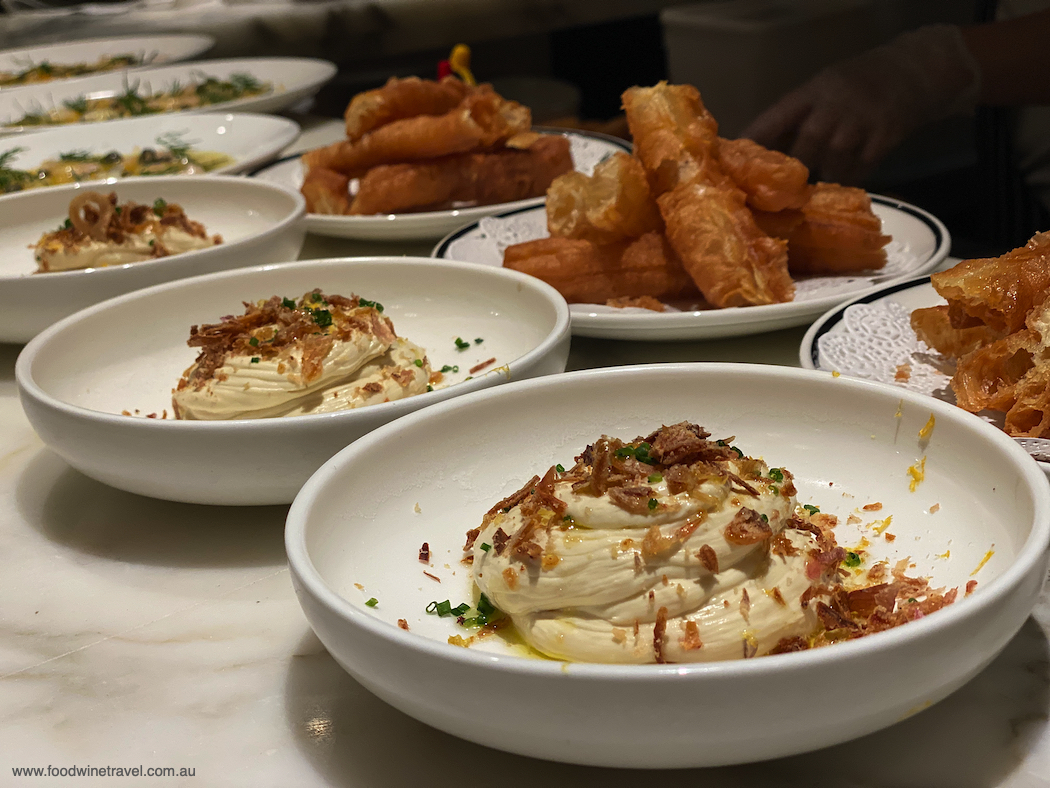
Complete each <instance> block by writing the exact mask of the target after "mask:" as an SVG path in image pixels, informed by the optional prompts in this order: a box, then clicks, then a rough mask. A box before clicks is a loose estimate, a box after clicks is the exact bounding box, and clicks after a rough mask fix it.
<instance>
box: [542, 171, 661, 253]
mask: <svg viewBox="0 0 1050 788" xmlns="http://www.w3.org/2000/svg"><path fill="white" fill-rule="evenodd" d="M547 229H548V230H549V231H550V234H551V235H552V236H557V237H560V238H581V239H583V240H586V241H593V242H595V243H611V242H614V241H622V240H624V239H628V238H638V237H640V236H642V235H644V234H645V233H649V232H659V231H660V230H662V229H663V220H662V219H661V218H660V211H659V210H658V209H657V207H656V202H655V201H654V200H653V197H652V195H651V194H650V193H649V184H648V183H647V182H646V179H645V169H644V168H643V167H642V163H641V162H640V161H638V159H636V158H634V157H633V156H630V155H629V154H627V153H615V154H613V155H612V156H610V157H609V158H608V159H606V160H605V161H603V162H601V163H600V164H598V166H597V167H595V168H594V175H592V176H591V177H587V176H586V175H584V174H583V173H582V172H566V173H565V174H564V175H561V176H560V177H559V178H557V179H556V180H555V181H554V182H553V183H552V184H551V185H550V189H549V190H548V191H547Z"/></svg>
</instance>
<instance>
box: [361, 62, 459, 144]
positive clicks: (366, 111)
mask: <svg viewBox="0 0 1050 788" xmlns="http://www.w3.org/2000/svg"><path fill="white" fill-rule="evenodd" d="M469 92H470V87H469V86H468V85H467V84H466V83H465V82H462V81H461V80H459V79H456V78H455V77H445V78H444V79H442V80H441V81H440V82H433V81H431V80H429V79H420V78H419V77H405V78H404V79H398V78H397V77H391V78H390V79H388V80H387V83H386V84H385V85H383V87H381V88H376V89H375V90H367V91H365V92H364V93H358V94H357V95H356V96H354V97H353V99H351V101H350V104H349V105H347V108H346V113H345V115H344V117H345V120H346V136H347V139H349V140H350V142H357V141H358V140H359V139H361V137H363V136H364V135H365V134H367V133H368V132H370V131H372V130H374V129H377V128H379V127H380V126H385V125H386V124H387V123H392V122H393V121H395V120H404V119H405V118H414V117H416V116H417V115H444V114H445V113H446V112H448V111H449V110H450V109H452V108H453V107H455V106H456V105H457V104H459V103H460V102H461V101H462V100H463V99H464V98H465V97H466V95H467V93H469Z"/></svg>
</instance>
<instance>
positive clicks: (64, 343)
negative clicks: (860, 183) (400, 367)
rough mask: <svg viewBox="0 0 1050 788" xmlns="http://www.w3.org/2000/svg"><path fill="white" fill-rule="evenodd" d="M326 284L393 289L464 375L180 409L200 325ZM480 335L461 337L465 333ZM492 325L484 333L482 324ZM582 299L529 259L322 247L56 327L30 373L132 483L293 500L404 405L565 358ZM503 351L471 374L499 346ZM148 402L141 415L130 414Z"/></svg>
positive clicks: (104, 471) (43, 432)
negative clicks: (312, 402)
mask: <svg viewBox="0 0 1050 788" xmlns="http://www.w3.org/2000/svg"><path fill="white" fill-rule="evenodd" d="M315 287H320V288H322V289H324V290H325V291H326V292H329V293H341V294H344V295H349V294H351V293H357V294H358V295H361V296H364V297H367V298H370V299H373V300H378V301H379V302H380V303H382V304H383V305H384V306H385V309H386V311H385V313H384V314H386V315H387V316H389V317H390V318H391V319H392V320H393V322H394V326H395V328H396V330H397V331H398V333H399V334H400V335H401V336H405V337H408V338H409V339H410V340H412V341H414V342H415V343H416V344H418V345H420V346H422V347H423V348H425V349H426V351H427V355H428V357H429V359H430V361H431V365H432V366H434V367H435V368H437V369H440V368H441V367H442V366H444V365H446V364H447V365H450V366H451V365H455V366H458V367H459V368H460V370H459V371H458V374H454V375H450V376H449V378H448V381H447V382H448V383H449V384H450V385H448V386H445V387H439V388H437V389H436V390H435V391H432V392H428V393H426V394H420V395H418V396H416V397H409V398H408V399H404V400H399V401H396V402H387V403H383V404H380V405H373V406H370V407H367V408H361V409H358V410H350V411H342V412H339V413H327V414H320V415H313V416H294V417H289V418H276V419H257V420H247V419H246V420H235V421H175V420H173V419H168V420H163V419H161V418H157V419H149V418H143V417H144V416H146V415H147V414H150V413H156V414H158V415H163V412H164V410H165V409H167V410H168V411H169V413H170V411H171V390H172V388H173V387H174V386H175V384H176V383H177V382H178V380H179V376H180V375H181V374H182V372H183V370H185V369H186V368H187V367H188V366H189V365H190V364H191V363H192V362H193V360H194V358H195V357H196V355H197V351H196V349H195V348H190V347H187V346H186V339H187V338H188V337H189V330H190V326H191V325H193V324H201V323H214V322H218V320H219V318H220V317H221V316H222V315H228V314H234V313H240V312H241V311H242V306H241V302H242V301H252V300H256V299H260V298H268V297H270V296H271V295H275V294H283V295H286V296H298V295H301V294H302V293H304V292H308V291H310V290H312V289H314V288H315ZM457 337H463V338H466V339H468V340H470V342H471V344H470V347H469V348H467V349H465V350H462V351H460V350H457V348H456V345H455V340H456V338H457ZM476 338H481V339H483V340H484V341H483V342H482V343H481V344H475V343H474V342H473V340H474V339H476ZM568 353H569V311H568V307H567V306H566V304H565V301H564V300H563V299H562V298H561V296H560V295H558V293H557V292H556V291H555V290H554V289H553V288H550V287H548V286H547V285H545V284H543V283H542V282H537V280H535V279H532V278H530V277H527V276H523V275H521V274H517V273H515V272H513V271H499V270H492V271H484V272H482V271H479V270H478V269H477V267H476V266H471V265H467V264H459V263H453V264H443V263H436V262H435V261H434V260H431V259H429V258H408V257H391V258H382V257H381V258H361V259H352V258H351V259H338V260H311V261H303V262H296V263H287V264H284V265H275V266H259V267H256V268H251V269H246V270H239V271H230V272H226V273H222V274H214V275H211V276H202V277H197V278H194V279H190V280H186V281H182V282H173V283H170V284H167V285H160V286H158V287H154V288H150V289H148V290H143V291H140V292H138V293H132V294H130V295H127V296H124V297H122V298H118V299H114V300H112V301H108V302H106V303H103V304H99V305H97V306H95V307H93V308H91V309H88V310H85V311H83V312H81V313H79V314H77V315H74V316H73V317H70V318H69V319H67V320H64V321H62V322H61V323H59V324H58V325H56V326H54V327H52V328H50V329H48V330H47V331H45V332H44V333H43V334H41V335H40V336H39V337H37V338H36V339H35V340H33V341H32V342H30V343H29V344H28V345H27V346H26V348H25V349H24V350H23V351H22V354H21V355H20V356H19V358H18V363H17V365H16V377H17V380H18V386H19V392H20V394H21V398H22V405H23V407H24V408H25V411H26V415H27V416H28V417H29V421H30V422H31V423H32V425H33V427H34V429H36V431H37V433H38V434H39V435H40V437H41V438H42V439H43V441H44V443H46V444H47V445H48V446H50V447H51V448H52V449H53V450H54V451H55V452H57V453H58V454H59V455H61V456H62V457H63V458H64V459H65V460H66V461H67V462H69V464H70V465H72V466H73V467H75V468H77V469H78V470H80V471H82V472H83V473H85V474H87V475H88V476H90V477H92V478H94V479H97V480H99V481H101V482H104V483H105V484H109V485H112V486H114V487H118V488H120V489H122V490H128V491H130V492H135V493H139V494H141V495H148V496H152V497H155V498H165V499H169V500H174V501H187V502H191V503H208V504H228V505H251V504H276V503H288V502H290V501H291V500H292V498H293V497H295V494H296V493H297V492H298V490H299V488H300V487H301V486H302V485H303V483H304V482H305V481H306V480H307V478H309V476H310V474H312V473H313V472H314V471H316V470H317V469H318V468H319V467H320V466H321V465H322V464H323V463H324V462H325V461H326V460H327V459H328V458H329V457H331V456H332V455H333V454H335V453H336V452H337V451H339V450H340V449H342V448H343V447H344V446H346V445H347V444H349V443H351V442H352V441H354V440H356V439H358V438H360V437H361V436H362V435H364V434H365V433H367V432H369V431H370V430H373V429H375V428H376V427H378V426H380V425H382V424H385V423H386V422H388V421H391V420H392V419H396V418H397V417H398V416H402V415H404V414H406V413H409V412H411V411H414V410H417V409H419V408H423V407H425V406H427V405H432V404H434V403H436V402H440V401H441V400H444V399H449V398H451V397H455V396H457V395H459V394H465V393H468V392H471V391H477V390H479V389H483V388H488V387H490V386H495V385H498V384H500V383H504V382H506V381H507V380H517V379H521V378H528V377H532V376H535V375H547V374H551V373H556V372H562V371H563V370H564V369H565V362H566V359H567V358H568ZM492 357H495V358H496V362H495V364H493V365H491V366H488V367H486V369H485V370H484V372H478V373H476V375H475V376H474V377H473V378H471V379H469V380H467V379H466V378H468V377H469V376H470V373H469V369H470V368H471V367H472V366H474V365H476V364H478V363H480V362H482V361H485V360H487V359H489V358H492ZM125 410H126V411H129V412H131V413H135V412H136V411H138V412H139V415H140V417H139V418H133V417H127V416H122V415H120V414H121V412H122V411H125Z"/></svg>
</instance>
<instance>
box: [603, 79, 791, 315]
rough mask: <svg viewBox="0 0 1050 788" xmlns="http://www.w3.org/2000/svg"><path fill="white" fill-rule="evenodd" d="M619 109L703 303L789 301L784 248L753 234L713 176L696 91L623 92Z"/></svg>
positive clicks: (742, 199)
mask: <svg viewBox="0 0 1050 788" xmlns="http://www.w3.org/2000/svg"><path fill="white" fill-rule="evenodd" d="M623 104H624V109H625V111H626V113H627V122H628V124H629V125H630V127H631V133H632V135H633V136H634V140H635V150H636V152H637V155H638V158H639V159H641V162H642V165H643V166H644V167H645V170H646V173H647V175H648V176H649V184H650V186H651V187H652V189H653V191H654V192H655V193H656V195H657V200H656V202H657V205H658V206H659V208H660V215H661V216H662V217H663V220H664V225H665V226H666V228H667V239H668V241H669V242H670V244H671V246H672V248H673V249H674V250H675V252H676V253H677V254H678V256H679V257H680V258H681V260H682V264H683V265H684V266H685V270H686V271H688V272H689V275H690V276H691V277H692V278H693V281H694V282H696V285H697V287H698V288H699V289H700V292H701V293H703V295H704V298H706V299H707V300H708V301H709V302H710V303H711V304H713V305H714V306H716V307H729V306H749V305H759V304H774V303H780V302H784V301H790V300H791V299H792V298H793V297H794V293H795V287H794V283H793V282H792V281H791V277H790V275H789V274H788V269H787V245H786V244H785V243H784V242H783V241H781V240H777V239H773V238H770V237H769V236H768V235H766V233H764V232H763V231H762V230H761V229H759V227H758V225H757V224H756V223H755V220H754V217H753V216H752V215H751V213H750V211H749V210H748V208H747V206H746V204H745V203H746V195H745V193H744V192H743V191H742V190H741V189H739V188H738V187H737V186H736V185H735V184H733V182H732V180H731V179H730V178H729V177H728V176H727V175H726V174H725V173H724V172H723V171H722V170H721V167H720V166H719V164H718V162H717V160H716V155H717V146H718V126H717V123H715V120H714V118H712V117H711V114H710V113H709V112H708V111H707V109H706V108H705V107H704V105H703V101H702V100H701V99H700V94H699V92H698V91H697V90H696V88H694V87H692V86H690V85H668V84H667V83H666V82H661V83H659V84H658V85H656V86H655V87H653V88H629V89H628V90H627V91H626V92H625V93H624V94H623Z"/></svg>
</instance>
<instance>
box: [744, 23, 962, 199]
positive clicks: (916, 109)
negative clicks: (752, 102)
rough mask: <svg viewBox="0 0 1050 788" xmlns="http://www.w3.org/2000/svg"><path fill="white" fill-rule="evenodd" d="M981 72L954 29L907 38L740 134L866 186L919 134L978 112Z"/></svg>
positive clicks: (815, 84) (810, 88) (783, 103)
mask: <svg viewBox="0 0 1050 788" xmlns="http://www.w3.org/2000/svg"><path fill="white" fill-rule="evenodd" d="M979 88H980V67H979V66H978V64H977V62H976V61H975V60H974V58H973V56H972V55H971V54H970V52H969V50H968V49H967V48H966V45H965V43H964V42H963V39H962V35H961V33H960V31H959V28H958V27H956V26H954V25H931V26H929V27H923V28H919V29H918V30H915V31H912V32H909V33H904V34H902V35H900V36H898V37H897V38H895V39H893V40H892V41H890V42H889V43H887V44H884V45H882V46H880V47H876V48H875V49H871V50H868V51H867V52H864V53H862V54H860V55H857V56H856V57H852V58H849V59H848V60H844V61H841V62H839V63H836V64H834V65H832V66H829V67H828V68H826V69H824V70H823V71H821V72H820V73H819V74H817V75H816V76H815V77H813V78H812V79H810V80H809V81H808V82H806V83H805V84H803V85H802V86H801V87H798V88H796V89H795V90H793V91H791V92H790V93H788V94H787V95H785V96H784V97H783V98H781V99H780V100H779V101H777V102H776V103H775V104H774V105H773V106H771V107H770V108H768V109H767V110H765V111H764V112H763V113H762V114H761V115H759V116H758V117H757V118H756V119H755V120H754V121H752V123H751V124H750V125H749V126H748V127H747V128H746V129H745V130H744V131H743V132H742V133H741V135H740V136H741V137H748V138H750V139H753V140H754V141H755V142H758V143H759V144H761V145H765V146H766V147H769V148H775V149H778V150H782V151H784V152H786V153H790V154H791V155H792V156H795V157H796V158H798V159H801V160H802V162H803V163H804V164H805V165H806V166H808V167H809V169H810V172H811V173H812V174H813V175H815V176H816V178H817V179H818V180H824V181H833V182H836V183H843V184H856V183H859V182H860V181H861V179H862V178H864V177H865V176H866V175H867V174H868V173H869V172H870V171H871V170H872V169H874V167H875V165H877V164H878V163H879V161H881V160H882V158H883V157H884V156H885V155H886V154H887V153H889V152H890V151H891V150H892V149H893V148H895V147H896V146H897V145H898V144H900V143H901V142H902V141H903V140H904V139H905V138H906V137H907V136H909V135H910V134H911V133H912V132H913V131H915V130H916V129H918V128H919V127H921V126H923V125H926V124H927V123H931V122H933V121H936V120H940V119H942V118H945V117H948V116H950V115H953V114H961V113H963V112H966V111H969V110H972V109H973V107H974V105H975V103H976V100H977V95H978V92H979Z"/></svg>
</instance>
